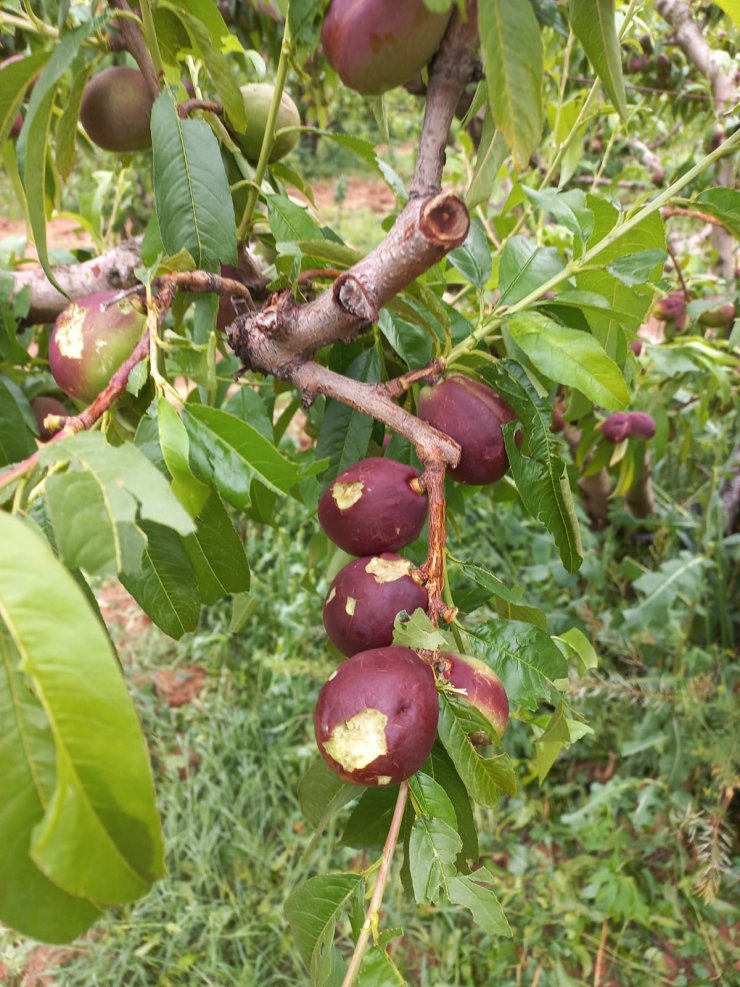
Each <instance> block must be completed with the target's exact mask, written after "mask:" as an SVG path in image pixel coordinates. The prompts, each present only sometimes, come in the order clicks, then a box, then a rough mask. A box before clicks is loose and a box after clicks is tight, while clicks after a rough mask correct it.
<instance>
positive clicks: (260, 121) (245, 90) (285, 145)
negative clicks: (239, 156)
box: [236, 82, 301, 162]
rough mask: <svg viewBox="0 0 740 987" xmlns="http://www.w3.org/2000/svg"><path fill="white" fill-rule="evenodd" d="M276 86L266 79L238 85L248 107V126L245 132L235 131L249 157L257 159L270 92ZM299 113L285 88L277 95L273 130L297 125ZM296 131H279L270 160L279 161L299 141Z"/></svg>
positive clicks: (267, 112) (270, 100)
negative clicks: (279, 96) (284, 90)
mask: <svg viewBox="0 0 740 987" xmlns="http://www.w3.org/2000/svg"><path fill="white" fill-rule="evenodd" d="M274 91H275V87H274V86H273V85H271V84H270V83H269V82H253V83H250V84H249V85H247V86H242V87H241V94H242V98H243V99H244V109H245V110H246V111H247V129H246V130H245V131H244V133H241V134H237V135H236V140H237V143H238V144H239V146H240V147H241V149H242V151H243V152H244V157H245V158H248V159H249V160H250V161H257V160H259V156H260V151H261V150H262V138H263V137H264V134H265V128H266V127H267V116H268V114H269V112H270V104H271V103H272V94H273V92H274ZM300 125H301V115H300V113H299V112H298V107H297V106H296V105H295V103H294V102H293V100H292V99H291V98H290V96H289V95H288V94H287V93H286V92H284V93H283V95H282V97H281V99H280V108H279V109H278V115H277V120H276V121H275V131H276V132H277V131H278V130H282V129H283V127H300ZM298 138H299V131H297V130H291V131H289V132H288V133H285V134H279V135H278V136H277V137H276V138H275V142H274V143H273V145H272V150H271V151H270V158H269V160H270V162H274V161H279V160H280V158H284V157H285V155H286V154H288V153H289V152H290V151H292V150H293V148H294V147H295V146H296V144H297V143H298Z"/></svg>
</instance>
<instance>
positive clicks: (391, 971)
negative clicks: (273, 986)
mask: <svg viewBox="0 0 740 987" xmlns="http://www.w3.org/2000/svg"><path fill="white" fill-rule="evenodd" d="M291 9H292V4H291ZM357 987H407V982H406V981H405V980H404V979H403V977H402V976H401V973H400V971H399V969H398V967H397V966H396V964H395V963H394V962H393V960H392V959H391V958H390V956H389V955H388V953H387V952H386V951H385V949H383V948H382V947H381V946H371V947H370V949H368V951H367V953H366V954H365V958H364V959H363V961H362V966H361V967H360V973H359V975H358V977H357Z"/></svg>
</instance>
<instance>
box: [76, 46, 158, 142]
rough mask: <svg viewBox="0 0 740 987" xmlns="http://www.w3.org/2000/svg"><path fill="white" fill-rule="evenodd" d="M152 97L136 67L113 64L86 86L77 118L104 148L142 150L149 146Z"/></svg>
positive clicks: (91, 137)
mask: <svg viewBox="0 0 740 987" xmlns="http://www.w3.org/2000/svg"><path fill="white" fill-rule="evenodd" d="M153 105H154V99H153V97H152V94H151V92H150V91H149V87H148V86H147V84H146V80H145V78H144V76H143V75H142V74H141V72H139V70H138V69H130V68H127V67H126V66H123V65H121V66H119V65H114V66H113V67H112V68H109V69H103V71H102V72H99V73H98V74H97V75H95V76H93V77H92V79H91V80H90V81H89V82H88V84H87V85H86V86H85V91H84V93H83V94H82V104H81V106H80V120H81V122H82V126H83V127H84V128H85V131H86V133H87V136H88V137H89V138H90V140H91V141H92V142H93V144H97V145H98V147H102V148H103V150H104V151H119V152H121V153H124V152H127V151H144V150H146V148H148V147H151V146H152V135H151V131H150V129H149V121H150V118H151V115H152V106H153Z"/></svg>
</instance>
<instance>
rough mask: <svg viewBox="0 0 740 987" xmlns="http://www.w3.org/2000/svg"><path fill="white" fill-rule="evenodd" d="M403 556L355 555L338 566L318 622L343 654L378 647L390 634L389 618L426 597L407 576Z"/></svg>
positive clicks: (421, 604) (409, 567)
mask: <svg viewBox="0 0 740 987" xmlns="http://www.w3.org/2000/svg"><path fill="white" fill-rule="evenodd" d="M412 568H413V567H412V565H411V563H410V562H409V561H408V559H403V558H401V556H400V555H394V554H393V553H390V552H384V553H383V554H382V555H373V556H371V557H367V556H366V557H365V558H361V559H355V560H354V562H350V563H349V565H346V566H345V567H344V568H343V569H341V570H340V571H339V572H338V573H337V575H336V577H335V578H334V582H333V583H332V584H331V586H330V588H329V592H328V594H327V597H326V601H325V602H324V627H325V628H326V633H327V634H328V635H329V637H330V639H331V641H332V643H333V644H334V645H336V647H337V648H339V650H340V651H341V652H342V653H343V654H345V655H355V654H357V652H358V651H366V650H367V649H368V648H381V647H384V646H385V645H387V644H390V643H391V641H392V640H393V622H394V620H395V619H396V616H397V615H398V614H399V613H400V612H401V611H402V610H405V611H406V612H407V613H413V611H414V610H416V609H418V608H419V607H422V608H423V609H426V607H427V604H428V602H429V599H428V596H427V591H426V590H425V589H424V588H423V587H422V586H419V585H417V584H416V583H415V582H414V580H413V579H412V578H411V570H412Z"/></svg>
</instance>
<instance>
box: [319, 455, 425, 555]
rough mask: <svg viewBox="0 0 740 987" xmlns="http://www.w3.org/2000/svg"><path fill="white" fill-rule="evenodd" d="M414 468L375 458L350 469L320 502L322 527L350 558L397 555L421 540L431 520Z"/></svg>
mask: <svg viewBox="0 0 740 987" xmlns="http://www.w3.org/2000/svg"><path fill="white" fill-rule="evenodd" d="M419 480H420V474H419V471H418V470H417V469H414V467H413V466H407V465H405V464H404V463H397V462H396V461H395V460H393V459H384V458H382V457H372V458H369V459H362V460H360V462H358V463H355V464H354V466H350V468H349V469H347V470H345V471H344V473H342V474H341V475H340V476H338V477H337V478H336V480H334V482H333V483H332V484H331V485H330V486H329V487H328V489H327V490H326V491H325V492H324V494H323V496H322V498H321V500H320V501H319V523H320V524H321V527H322V528H323V529H324V531H325V532H326V533H327V535H328V536H329V537H330V538H331V540H332V541H333V542H334V543H335V544H337V545H339V547H340V548H341V549H343V550H344V551H345V552H349V554H350V555H379V554H380V553H382V552H397V551H398V550H399V549H400V548H403V547H404V545H409V544H410V543H411V542H412V541H414V539H415V538H418V536H419V533H420V532H421V529H422V528H423V527H424V521H425V520H426V516H427V498H426V495H425V494H424V493H423V492H422V493H420V492H418V491H419Z"/></svg>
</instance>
